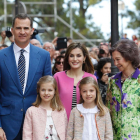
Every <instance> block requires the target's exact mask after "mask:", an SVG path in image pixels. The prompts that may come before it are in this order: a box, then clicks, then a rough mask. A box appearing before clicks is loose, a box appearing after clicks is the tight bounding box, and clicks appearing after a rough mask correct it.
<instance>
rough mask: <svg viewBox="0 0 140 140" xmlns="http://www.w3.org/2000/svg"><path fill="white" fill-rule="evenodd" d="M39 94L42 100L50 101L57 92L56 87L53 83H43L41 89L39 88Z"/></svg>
mask: <svg viewBox="0 0 140 140" xmlns="http://www.w3.org/2000/svg"><path fill="white" fill-rule="evenodd" d="M39 94H40V97H41V99H42V101H41V102H44V103H50V102H51V99H52V98H53V96H54V94H55V89H54V87H53V85H52V83H44V84H41V86H40V89H39Z"/></svg>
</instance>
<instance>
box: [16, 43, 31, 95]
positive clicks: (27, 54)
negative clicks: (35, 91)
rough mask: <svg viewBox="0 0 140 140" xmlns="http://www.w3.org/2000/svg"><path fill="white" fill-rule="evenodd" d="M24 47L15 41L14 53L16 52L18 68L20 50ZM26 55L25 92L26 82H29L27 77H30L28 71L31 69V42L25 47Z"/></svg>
mask: <svg viewBox="0 0 140 140" xmlns="http://www.w3.org/2000/svg"><path fill="white" fill-rule="evenodd" d="M21 49H22V48H20V47H19V46H17V45H16V44H15V43H14V45H13V50H14V54H15V60H16V65H17V69H18V61H19V56H20V54H21V52H20V50H21ZM24 50H25V51H24V53H23V55H24V57H25V64H26V67H25V82H24V88H23V94H24V92H25V88H26V84H27V79H28V71H29V56H30V44H28V45H27V47H25V48H24Z"/></svg>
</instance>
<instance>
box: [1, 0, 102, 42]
mask: <svg viewBox="0 0 140 140" xmlns="http://www.w3.org/2000/svg"><path fill="white" fill-rule="evenodd" d="M31 1H32V2H50V0H31ZM75 1H77V2H78V3H79V6H80V8H79V9H75V8H73V9H72V10H73V27H74V28H75V29H76V30H77V31H78V32H80V33H81V34H82V35H84V36H85V37H87V38H89V39H97V38H102V39H103V38H104V37H103V34H102V32H101V31H100V28H99V27H97V26H96V25H95V23H93V22H91V23H88V22H87V20H91V19H92V15H88V16H85V14H86V11H87V9H88V8H89V6H91V5H95V4H97V3H99V2H101V1H102V0H75ZM23 2H29V0H23ZM65 2H66V1H65V0H57V14H58V16H60V17H61V18H62V19H63V20H65V21H66V22H67V23H70V18H69V15H70V13H69V11H70V7H69V6H70V5H69V2H66V5H67V6H68V7H67V8H63V4H64V3H65ZM26 8H27V13H28V14H34V15H43V14H49V15H53V14H54V6H53V5H45V4H44V5H37V4H30V5H29V4H27V5H26ZM11 13H12V6H11V5H7V14H8V15H9V14H11ZM3 14H4V4H3V0H2V1H0V15H3ZM32 19H33V21H34V22H36V23H37V25H38V27H37V28H38V29H39V28H46V27H52V28H54V27H55V28H54V29H53V30H48V31H47V32H45V33H43V34H42V35H41V37H42V39H43V41H46V40H52V39H53V38H54V32H55V31H57V32H58V36H60V37H62V36H67V37H69V36H70V29H69V28H68V27H66V26H65V25H64V24H63V23H62V22H60V21H59V20H57V22H56V23H55V22H54V17H39V18H38V17H33V18H32ZM7 22H8V23H7V26H10V27H11V26H12V25H11V24H12V18H11V17H9V18H7ZM0 25H1V26H2V27H3V26H4V21H0ZM73 38H75V39H80V37H79V36H78V35H77V34H75V33H73Z"/></svg>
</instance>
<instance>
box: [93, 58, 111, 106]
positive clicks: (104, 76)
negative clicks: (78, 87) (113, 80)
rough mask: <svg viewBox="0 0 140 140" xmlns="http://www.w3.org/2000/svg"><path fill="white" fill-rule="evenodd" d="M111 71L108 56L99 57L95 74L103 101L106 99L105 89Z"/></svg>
mask: <svg viewBox="0 0 140 140" xmlns="http://www.w3.org/2000/svg"><path fill="white" fill-rule="evenodd" d="M110 73H111V59H110V58H107V57H106V58H101V59H100V60H99V62H98V65H97V72H96V73H95V76H96V78H97V80H98V85H99V89H100V93H101V97H102V100H103V103H104V104H105V101H106V91H107V85H108V77H110Z"/></svg>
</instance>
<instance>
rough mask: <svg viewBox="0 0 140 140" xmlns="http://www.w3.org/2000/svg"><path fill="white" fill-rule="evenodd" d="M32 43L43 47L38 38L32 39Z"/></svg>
mask: <svg viewBox="0 0 140 140" xmlns="http://www.w3.org/2000/svg"><path fill="white" fill-rule="evenodd" d="M30 43H31V44H32V45H34V46H37V47H39V48H42V46H41V43H40V42H39V41H38V40H37V39H31V40H30Z"/></svg>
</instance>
